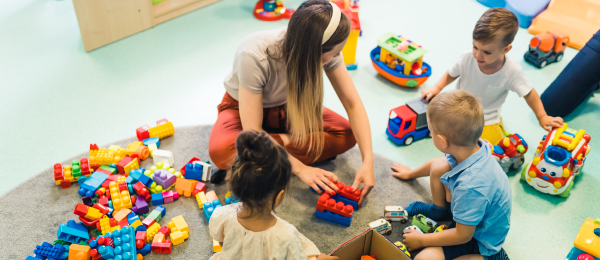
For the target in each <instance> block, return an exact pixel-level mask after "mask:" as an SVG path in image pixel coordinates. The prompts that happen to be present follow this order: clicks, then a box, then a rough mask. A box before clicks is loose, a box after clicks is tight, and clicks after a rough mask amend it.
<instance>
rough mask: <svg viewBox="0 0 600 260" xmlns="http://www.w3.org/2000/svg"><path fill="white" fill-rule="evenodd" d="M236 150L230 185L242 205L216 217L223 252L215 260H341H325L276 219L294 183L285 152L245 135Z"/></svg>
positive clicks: (215, 233) (214, 230) (260, 136)
mask: <svg viewBox="0 0 600 260" xmlns="http://www.w3.org/2000/svg"><path fill="white" fill-rule="evenodd" d="M235 145H236V150H237V157H236V159H235V161H234V164H233V166H232V168H231V179H230V181H229V185H230V188H231V191H232V192H233V194H234V195H235V196H236V197H237V198H238V199H239V200H240V201H241V202H240V203H236V204H231V205H227V206H224V207H220V208H217V209H216V210H215V211H214V212H213V214H212V216H211V218H210V224H209V227H210V235H211V236H212V237H213V238H214V239H215V240H217V241H218V242H219V243H220V244H221V246H222V247H223V250H222V251H221V252H220V253H216V254H215V255H213V257H212V258H211V260H216V259H219V260H226V259H252V260H255V259H269V260H279V259H281V260H287V259H318V260H327V259H331V260H334V259H338V258H337V257H331V256H328V255H326V254H320V255H319V249H318V248H317V247H316V246H315V244H314V243H313V242H312V241H310V240H309V239H308V238H306V237H305V236H304V235H302V234H300V232H298V230H297V229H296V227H294V226H293V225H291V224H290V223H288V222H286V221H285V220H283V219H280V218H278V217H277V216H275V215H273V210H275V208H277V207H278V206H279V205H281V202H282V201H283V195H284V192H285V190H286V189H287V188H288V184H289V183H290V178H291V177H292V166H291V164H290V161H289V160H288V155H287V153H286V151H285V150H284V148H283V147H281V146H279V145H278V144H277V143H275V142H274V141H272V140H271V139H270V138H269V136H268V135H267V134H265V133H263V132H256V131H244V132H241V133H240V134H239V136H238V137H237V140H236V143H235Z"/></svg>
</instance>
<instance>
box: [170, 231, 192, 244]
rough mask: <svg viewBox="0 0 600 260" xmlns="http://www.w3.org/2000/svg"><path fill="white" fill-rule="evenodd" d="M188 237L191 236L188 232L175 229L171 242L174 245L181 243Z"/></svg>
mask: <svg viewBox="0 0 600 260" xmlns="http://www.w3.org/2000/svg"><path fill="white" fill-rule="evenodd" d="M187 238H189V234H188V232H185V231H184V232H181V231H179V230H178V231H175V232H171V242H173V245H179V244H181V243H183V242H184V241H185V240H186V239H187Z"/></svg>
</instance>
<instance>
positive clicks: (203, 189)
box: [192, 182, 206, 197]
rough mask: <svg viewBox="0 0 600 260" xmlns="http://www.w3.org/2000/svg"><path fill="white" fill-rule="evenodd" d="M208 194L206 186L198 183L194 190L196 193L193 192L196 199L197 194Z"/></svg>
mask: <svg viewBox="0 0 600 260" xmlns="http://www.w3.org/2000/svg"><path fill="white" fill-rule="evenodd" d="M203 191H204V192H206V184H204V183H203V182H198V183H197V184H196V187H195V188H194V192H192V195H194V197H196V194H198V193H200V192H203Z"/></svg>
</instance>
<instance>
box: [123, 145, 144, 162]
mask: <svg viewBox="0 0 600 260" xmlns="http://www.w3.org/2000/svg"><path fill="white" fill-rule="evenodd" d="M125 154H126V155H127V156H131V155H134V154H137V155H138V157H139V158H140V159H142V160H146V158H148V156H149V155H150V149H148V147H147V146H145V145H144V143H142V142H141V141H135V142H133V143H130V144H129V145H127V149H126V150H125Z"/></svg>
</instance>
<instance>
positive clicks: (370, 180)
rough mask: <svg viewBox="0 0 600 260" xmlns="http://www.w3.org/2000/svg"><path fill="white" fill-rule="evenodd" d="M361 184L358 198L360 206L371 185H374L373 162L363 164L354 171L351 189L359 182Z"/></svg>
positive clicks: (356, 187) (356, 186)
mask: <svg viewBox="0 0 600 260" xmlns="http://www.w3.org/2000/svg"><path fill="white" fill-rule="evenodd" d="M361 183H362V184H363V189H362V192H361V195H360V199H359V200H358V207H362V203H363V200H364V199H365V198H366V197H367V195H369V193H370V192H371V189H373V186H375V173H374V170H373V164H363V165H362V166H361V167H360V169H358V171H357V172H356V177H355V178H354V184H352V188H353V189H355V190H356V189H358V185H359V184H361Z"/></svg>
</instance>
